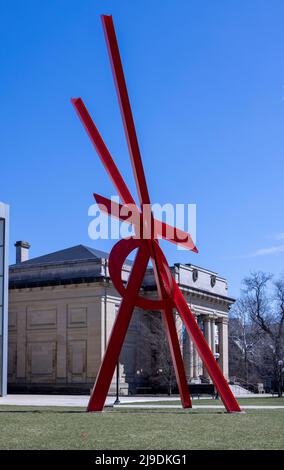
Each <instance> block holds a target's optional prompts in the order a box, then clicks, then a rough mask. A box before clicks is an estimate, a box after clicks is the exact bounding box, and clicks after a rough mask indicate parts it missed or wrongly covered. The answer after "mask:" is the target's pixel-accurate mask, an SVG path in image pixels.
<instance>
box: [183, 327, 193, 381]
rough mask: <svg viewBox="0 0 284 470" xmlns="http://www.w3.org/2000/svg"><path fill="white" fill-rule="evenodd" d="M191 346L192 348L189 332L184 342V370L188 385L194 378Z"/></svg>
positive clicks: (185, 335)
mask: <svg viewBox="0 0 284 470" xmlns="http://www.w3.org/2000/svg"><path fill="white" fill-rule="evenodd" d="M190 346H191V340H190V338H189V336H188V334H187V332H185V334H184V341H183V361H184V369H185V375H186V380H187V383H188V382H189V381H190V379H191V377H192V367H191V354H190Z"/></svg>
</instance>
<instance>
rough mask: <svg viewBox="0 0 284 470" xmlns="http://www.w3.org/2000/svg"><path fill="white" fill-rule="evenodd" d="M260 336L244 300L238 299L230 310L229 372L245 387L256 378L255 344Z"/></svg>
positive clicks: (259, 331)
mask: <svg viewBox="0 0 284 470" xmlns="http://www.w3.org/2000/svg"><path fill="white" fill-rule="evenodd" d="M262 336H263V333H262V330H261V329H260V327H259V326H258V325H256V324H255V323H254V322H252V320H251V318H250V316H249V314H248V311H247V308H246V302H245V301H244V300H243V299H239V300H238V301H237V302H236V303H235V304H234V306H233V307H232V308H231V310H230V321H229V348H230V374H231V375H235V376H237V377H238V378H240V379H242V381H243V382H245V383H246V386H247V387H248V384H249V383H253V382H255V380H256V370H257V365H258V360H259V354H258V347H257V346H258V345H259V343H260V341H261V338H262Z"/></svg>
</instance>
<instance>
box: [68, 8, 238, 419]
mask: <svg viewBox="0 0 284 470" xmlns="http://www.w3.org/2000/svg"><path fill="white" fill-rule="evenodd" d="M102 23H103V28H104V33H105V39H106V43H107V47H108V53H109V57H110V62H111V66H112V72H113V76H114V80H115V85H116V91H117V95H118V100H119V105H120V110H121V115H122V119H123V124H124V131H125V135H126V139H127V144H128V148H129V153H130V158H131V164H132V168H133V173H134V177H135V183H136V187H137V191H138V196H139V202H140V210H139V208H138V207H137V205H136V203H135V201H134V199H133V197H132V195H131V194H130V192H129V190H128V187H127V185H126V184H125V181H124V179H123V178H122V176H121V174H120V172H119V170H118V168H117V166H116V164H115V162H114V160H113V158H112V156H111V155H110V153H109V151H108V149H107V147H106V145H105V143H104V142H103V140H102V137H101V136H100V134H99V131H98V129H97V128H96V126H95V124H94V122H93V121H92V119H91V117H90V115H89V113H88V111H87V109H86V107H85V105H84V103H83V101H82V99H81V98H74V99H72V100H71V101H72V103H73V105H74V107H75V109H76V111H77V113H78V115H79V117H80V119H81V121H82V123H83V125H84V127H85V129H86V131H87V133H88V135H89V137H90V139H91V141H92V143H93V145H94V147H95V149H96V151H97V153H98V155H99V157H100V159H101V161H102V163H103V165H104V166H105V168H106V171H107V172H108V174H109V176H110V178H111V180H112V182H113V184H114V186H115V188H116V190H117V192H118V194H119V197H120V198H121V200H122V201H123V203H124V205H126V208H127V207H129V208H130V210H129V213H131V214H132V216H129V215H128V216H125V210H124V211H122V206H121V205H120V204H116V203H114V202H113V201H110V200H109V199H106V198H104V197H102V196H99V195H98V194H94V197H95V199H96V201H97V203H98V205H99V207H100V208H101V210H103V211H105V212H107V213H108V214H109V215H111V216H113V215H114V216H116V217H119V218H120V219H121V220H126V221H127V222H129V223H132V224H133V226H134V228H135V235H136V234H137V233H138V231H139V230H140V229H141V228H142V230H143V236H139V237H138V236H136V237H130V238H127V239H122V240H120V241H119V242H118V243H116V245H115V246H114V247H113V249H112V250H111V253H110V257H109V273H110V277H111V279H112V282H113V285H114V286H115V288H116V289H117V291H118V292H119V294H120V295H121V297H122V300H121V304H120V307H119V310H118V313H117V316H116V320H115V323H114V326H113V329H112V332H111V335H110V338H109V342H108V345H107V349H106V352H105V355H104V358H103V361H102V364H101V367H100V370H99V373H98V375H97V379H96V383H95V385H94V388H93V391H92V394H91V398H90V401H89V404H88V408H87V411H102V410H103V407H104V404H105V400H106V397H107V393H108V390H109V387H110V383H111V380H112V377H113V374H114V371H115V367H116V364H117V362H118V358H119V354H120V351H121V348H122V345H123V342H124V339H125V335H126V332H127V329H128V326H129V322H130V320H131V317H132V313H133V310H134V308H135V307H140V308H143V309H146V310H147V309H148V310H154V311H161V312H162V318H163V321H164V325H165V330H166V334H167V338H168V342H169V346H170V351H171V355H172V360H173V365H174V369H175V374H176V379H177V384H178V388H179V392H180V396H181V401H182V405H183V407H184V408H191V407H192V404H191V399H190V394H189V388H188V384H187V382H186V377H185V371H184V365H183V359H182V355H181V351H180V345H179V340H178V335H177V331H176V325H175V319H174V314H173V309H176V310H177V311H178V312H179V315H180V317H181V319H182V321H183V322H184V325H185V327H186V330H187V332H188V334H189V335H190V337H191V339H192V341H193V343H194V344H195V347H196V349H197V351H198V354H199V356H200V357H201V359H202V361H203V363H204V365H205V366H206V368H207V371H208V373H209V375H210V377H211V378H212V380H213V382H214V384H215V387H216V389H217V390H218V393H219V395H220V397H221V398H222V400H223V403H224V405H225V407H226V409H227V411H228V412H238V411H241V410H240V407H239V405H238V403H237V401H236V399H235V397H234V395H233V394H232V392H231V389H230V387H229V385H228V383H227V381H226V380H225V378H224V376H223V374H222V371H221V369H220V367H219V365H218V364H217V362H216V360H215V358H214V356H213V354H212V352H211V350H210V348H209V346H208V344H207V342H206V340H205V337H204V336H203V334H202V332H201V330H200V329H199V327H198V325H197V323H196V321H195V318H194V316H193V314H192V312H191V310H190V309H189V307H188V305H187V303H186V301H185V299H184V297H183V295H182V293H181V291H180V289H179V287H178V285H177V284H176V282H175V279H174V278H173V276H172V274H171V272H170V268H169V265H168V263H167V260H166V258H165V256H164V254H163V252H162V250H161V248H160V246H159V242H158V238H166V239H167V240H169V241H171V242H173V243H176V244H181V245H183V246H185V247H187V248H188V249H189V250H192V251H194V252H198V250H197V248H196V247H195V245H194V243H193V241H192V239H191V237H190V235H189V234H186V233H185V232H183V231H182V230H179V229H176V228H173V227H170V226H168V225H167V224H165V223H163V222H159V221H157V220H155V219H154V217H153V215H152V213H151V210H150V211H149V207H151V206H150V197H149V193H148V188H147V184H146V178H145V173H144V169H143V164H142V159H141V154H140V150H139V145H138V140H137V135H136V131H135V126H134V120H133V116H132V111H131V106H130V101H129V97H128V92H127V88H126V83H125V78H124V73H123V68H122V63H121V58H120V53H119V49H118V44H117V39H116V34H115V30H114V25H113V21H112V17H111V16H105V15H102ZM124 209H125V206H124ZM126 212H127V211H126ZM123 213H124V215H123ZM139 233H140V232H139ZM169 233H171V236H169V235H168V234H169ZM145 234H146V235H145ZM134 249H138V250H137V254H136V257H135V260H134V263H133V267H132V271H131V273H130V275H129V279H128V282H127V285H126V286H125V285H124V284H123V282H122V280H121V270H122V266H123V264H124V261H125V259H126V258H127V256H128V255H129V254H130V253H131V252H132V251H133V250H134ZM150 259H151V261H152V265H153V269H154V275H155V280H156V283H157V288H158V294H159V299H157V300H154V299H146V298H143V297H142V296H140V295H139V291H140V287H141V283H142V281H143V277H144V274H145V271H146V269H147V265H148V263H149V260H150Z"/></svg>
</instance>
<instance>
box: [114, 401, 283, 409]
mask: <svg viewBox="0 0 284 470" xmlns="http://www.w3.org/2000/svg"><path fill="white" fill-rule="evenodd" d="M119 407H120V408H136V409H140V410H141V409H142V408H143V409H144V408H145V409H158V408H161V409H174V408H175V409H182V408H181V406H180V405H139V404H137V405H133V404H129V405H114V408H119ZM192 408H193V409H198V408H200V409H201V408H203V409H205V408H206V409H207V408H208V409H216V408H217V409H222V410H224V409H225V407H224V406H223V405H194V403H193V406H192ZM240 408H241V409H242V410H279V409H282V410H284V406H283V405H282V406H281V405H271V406H270V405H240Z"/></svg>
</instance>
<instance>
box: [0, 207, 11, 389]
mask: <svg viewBox="0 0 284 470" xmlns="http://www.w3.org/2000/svg"><path fill="white" fill-rule="evenodd" d="M8 228H9V207H8V206H7V205H6V204H3V203H2V202H0V396H3V395H6V393H7V347H8Z"/></svg>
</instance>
